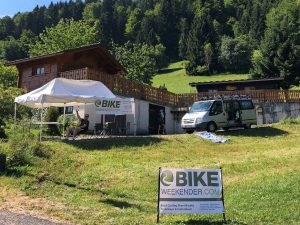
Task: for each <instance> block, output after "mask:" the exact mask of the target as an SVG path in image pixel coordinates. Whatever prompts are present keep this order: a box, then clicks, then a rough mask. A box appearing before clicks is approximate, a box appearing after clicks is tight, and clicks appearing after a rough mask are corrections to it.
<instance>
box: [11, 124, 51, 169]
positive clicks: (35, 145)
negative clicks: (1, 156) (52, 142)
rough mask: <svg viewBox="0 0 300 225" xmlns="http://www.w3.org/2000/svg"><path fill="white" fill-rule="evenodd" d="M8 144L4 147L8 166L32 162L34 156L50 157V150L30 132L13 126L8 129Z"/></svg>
mask: <svg viewBox="0 0 300 225" xmlns="http://www.w3.org/2000/svg"><path fill="white" fill-rule="evenodd" d="M8 137H9V138H8V144H7V146H6V149H5V154H6V155H7V162H8V165H9V166H23V165H28V164H31V163H32V159H33V158H34V157H47V158H48V157H50V155H51V151H50V149H48V148H47V147H46V146H44V145H43V144H42V143H40V142H38V141H37V137H36V136H34V135H33V134H32V133H26V132H23V129H22V128H21V127H18V126H15V128H14V129H11V130H10V131H9V136H8Z"/></svg>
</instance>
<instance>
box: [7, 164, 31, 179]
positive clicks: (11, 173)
mask: <svg viewBox="0 0 300 225" xmlns="http://www.w3.org/2000/svg"><path fill="white" fill-rule="evenodd" d="M1 175H3V176H7V177H16V178H20V177H22V176H33V175H32V174H31V173H29V172H28V171H27V170H25V169H23V168H18V167H13V168H6V170H5V172H3V173H1Z"/></svg>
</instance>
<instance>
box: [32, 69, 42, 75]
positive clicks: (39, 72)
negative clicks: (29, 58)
mask: <svg viewBox="0 0 300 225" xmlns="http://www.w3.org/2000/svg"><path fill="white" fill-rule="evenodd" d="M44 74H45V67H35V68H33V73H32V75H44Z"/></svg>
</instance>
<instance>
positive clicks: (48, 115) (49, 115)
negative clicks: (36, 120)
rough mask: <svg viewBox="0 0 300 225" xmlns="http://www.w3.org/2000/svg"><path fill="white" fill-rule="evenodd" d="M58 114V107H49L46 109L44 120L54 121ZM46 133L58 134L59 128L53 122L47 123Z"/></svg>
mask: <svg viewBox="0 0 300 225" xmlns="http://www.w3.org/2000/svg"><path fill="white" fill-rule="evenodd" d="M58 116H59V112H58V108H56V107H49V108H47V109H46V112H45V117H44V121H45V122H55V121H57V119H58ZM46 133H48V134H50V135H59V130H58V127H57V125H55V124H49V125H48V126H47V130H46Z"/></svg>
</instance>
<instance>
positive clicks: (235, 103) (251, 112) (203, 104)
mask: <svg viewBox="0 0 300 225" xmlns="http://www.w3.org/2000/svg"><path fill="white" fill-rule="evenodd" d="M256 123H257V122H256V112H255V108H254V105H253V102H252V99H250V98H246V97H244V98H240V97H231V96H230V97H217V98H214V99H210V100H204V101H198V102H195V103H194V104H193V105H192V107H191V108H190V110H189V112H188V113H186V114H185V115H184V116H183V118H182V120H181V128H182V129H184V130H186V132H187V133H193V132H194V131H195V130H197V131H200V130H207V131H208V132H214V131H216V130H217V129H219V128H223V129H224V130H228V129H229V128H231V127H244V128H250V127H251V125H255V124H256Z"/></svg>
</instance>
